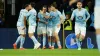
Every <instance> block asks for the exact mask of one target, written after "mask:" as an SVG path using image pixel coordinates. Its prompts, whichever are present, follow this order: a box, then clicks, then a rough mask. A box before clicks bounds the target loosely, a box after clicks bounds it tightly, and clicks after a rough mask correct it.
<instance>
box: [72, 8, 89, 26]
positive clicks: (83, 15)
mask: <svg viewBox="0 0 100 56" xmlns="http://www.w3.org/2000/svg"><path fill="white" fill-rule="evenodd" d="M74 18H75V23H78V24H80V25H82V26H83V25H84V26H86V20H88V19H89V18H90V14H89V13H88V11H87V10H86V9H84V8H82V9H81V10H80V11H79V9H75V10H74V11H73V13H72V16H71V20H73V19H74Z"/></svg>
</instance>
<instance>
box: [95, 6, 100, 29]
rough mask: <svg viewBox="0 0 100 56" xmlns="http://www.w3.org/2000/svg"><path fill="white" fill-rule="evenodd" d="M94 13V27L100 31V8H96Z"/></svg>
mask: <svg viewBox="0 0 100 56" xmlns="http://www.w3.org/2000/svg"><path fill="white" fill-rule="evenodd" d="M94 11H95V12H94V15H95V17H94V25H95V28H96V29H100V7H95V10H94Z"/></svg>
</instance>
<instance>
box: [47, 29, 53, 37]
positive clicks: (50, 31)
mask: <svg viewBox="0 0 100 56" xmlns="http://www.w3.org/2000/svg"><path fill="white" fill-rule="evenodd" d="M52 34H53V33H52V27H47V35H48V36H52Z"/></svg>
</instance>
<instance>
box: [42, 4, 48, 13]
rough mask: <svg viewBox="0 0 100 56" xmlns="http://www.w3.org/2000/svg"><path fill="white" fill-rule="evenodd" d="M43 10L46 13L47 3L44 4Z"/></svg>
mask: <svg viewBox="0 0 100 56" xmlns="http://www.w3.org/2000/svg"><path fill="white" fill-rule="evenodd" d="M42 11H43V12H44V13H46V11H47V6H46V5H44V6H43V7H42Z"/></svg>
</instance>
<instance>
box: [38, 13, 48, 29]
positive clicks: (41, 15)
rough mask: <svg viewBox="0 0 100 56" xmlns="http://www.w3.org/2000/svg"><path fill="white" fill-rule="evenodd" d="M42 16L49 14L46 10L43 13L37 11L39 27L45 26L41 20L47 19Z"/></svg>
mask: <svg viewBox="0 0 100 56" xmlns="http://www.w3.org/2000/svg"><path fill="white" fill-rule="evenodd" d="M44 16H50V14H49V13H48V12H46V13H45V14H41V12H39V13H38V18H39V19H40V21H39V22H38V26H39V27H46V24H45V23H43V22H46V21H47V19H46V18H44Z"/></svg>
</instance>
